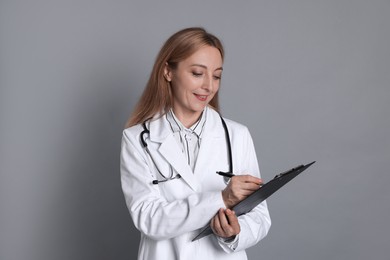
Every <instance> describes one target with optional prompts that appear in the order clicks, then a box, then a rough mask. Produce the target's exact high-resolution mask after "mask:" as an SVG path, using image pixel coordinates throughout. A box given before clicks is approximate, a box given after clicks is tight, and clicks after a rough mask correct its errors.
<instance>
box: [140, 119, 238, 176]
mask: <svg viewBox="0 0 390 260" xmlns="http://www.w3.org/2000/svg"><path fill="white" fill-rule="evenodd" d="M219 117H220V118H221V122H222V126H223V130H224V131H225V139H226V144H227V150H228V159H229V171H228V173H232V172H233V159H232V146H231V143H230V136H229V130H228V128H227V125H226V122H225V120H224V119H223V118H222V116H221V115H219ZM142 127H143V129H144V130H143V131H142V132H141V135H140V138H141V144H142V147H143V148H144V150H145V151H146V153H147V154H148V155H149V157H150V159H151V160H152V162H153V165H154V167H155V168H156V169H157V171H158V173H159V174H160V175H161V176H162V177H163V179H162V180H157V179H156V180H153V181H152V183H153V184H159V183H162V182H167V181H170V180H175V179H180V178H181V175H180V174H176V175H175V176H173V170H172V166H171V165H169V176H165V175H164V174H163V173H162V172H161V171H160V169H159V168H158V167H157V164H156V162H155V160H154V159H153V156H152V155H151V153H150V151H149V148H148V144H147V143H146V139H145V137H144V135H145V134H148V135H149V136H150V131H149V129H148V128H147V127H146V121H145V122H143V123H142ZM224 181H225V183H227V182H228V179H227V178H226V179H225V178H224Z"/></svg>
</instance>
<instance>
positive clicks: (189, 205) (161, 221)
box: [120, 132, 224, 240]
mask: <svg viewBox="0 0 390 260" xmlns="http://www.w3.org/2000/svg"><path fill="white" fill-rule="evenodd" d="M137 137H138V138H139V135H138V136H137V135H135V136H132V135H130V136H129V135H127V134H126V133H125V132H124V134H123V137H122V146H121V164H120V168H121V183H122V190H123V193H124V196H125V200H126V204H127V207H128V209H129V211H130V214H131V216H132V219H133V222H134V225H135V226H136V228H137V229H138V230H140V232H142V233H143V234H145V235H146V236H148V237H150V238H152V239H155V240H162V239H169V238H172V237H176V236H179V235H181V234H184V233H187V232H190V231H194V230H197V229H199V228H202V227H203V226H205V225H206V224H207V223H208V222H209V221H210V219H211V218H212V217H213V216H214V215H215V214H216V212H217V211H218V209H219V208H222V207H224V203H223V199H222V194H221V192H220V191H213V192H202V193H192V194H189V196H188V197H186V198H184V199H178V200H174V201H170V202H168V201H166V200H165V199H164V198H163V197H162V196H161V194H160V191H159V187H158V185H153V184H152V181H153V180H154V177H153V176H152V173H151V170H150V168H149V166H148V164H147V161H146V160H147V158H146V154H145V153H144V151H143V150H142V148H141V145H140V144H139V142H137Z"/></svg>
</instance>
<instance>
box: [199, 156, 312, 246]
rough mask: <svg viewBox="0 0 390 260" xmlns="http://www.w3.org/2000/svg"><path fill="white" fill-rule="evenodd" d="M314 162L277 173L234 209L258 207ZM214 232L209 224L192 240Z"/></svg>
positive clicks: (240, 212)
mask: <svg viewBox="0 0 390 260" xmlns="http://www.w3.org/2000/svg"><path fill="white" fill-rule="evenodd" d="M313 163H315V161H314V162H311V163H309V164H306V165H299V166H297V167H294V168H292V169H290V170H288V171H285V172H282V173H280V174H278V175H276V176H275V177H274V178H273V179H272V180H270V181H269V182H267V183H266V184H264V185H263V186H261V188H259V189H258V190H257V191H255V192H254V193H252V194H251V195H249V196H248V197H247V198H246V199H244V200H243V201H241V202H239V203H238V204H237V205H236V206H234V207H233V209H232V210H234V212H235V213H236V215H237V216H241V215H244V214H245V213H247V212H249V211H251V210H252V209H253V208H254V207H256V206H257V205H259V204H260V203H261V202H263V201H264V200H265V199H266V198H268V197H269V196H271V195H272V194H274V193H275V192H276V191H277V190H279V189H280V188H281V187H283V186H284V185H285V184H286V183H288V182H289V181H291V180H292V179H294V178H295V177H296V176H298V175H299V174H300V173H301V172H303V171H304V170H306V169H307V168H309V167H310V166H311V165H312V164H313ZM212 233H213V231H212V230H211V227H210V225H207V226H205V227H204V228H202V229H201V231H200V233H199V234H198V235H197V236H196V237H194V239H192V242H193V241H196V240H198V239H200V238H202V237H205V236H208V235H210V234H212Z"/></svg>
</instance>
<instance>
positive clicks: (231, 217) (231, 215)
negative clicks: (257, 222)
mask: <svg viewBox="0 0 390 260" xmlns="http://www.w3.org/2000/svg"><path fill="white" fill-rule="evenodd" d="M226 216H227V220H228V222H229V224H230V226H232V227H237V226H239V224H238V218H237V216H236V213H235V212H234V211H233V210H230V209H227V210H226Z"/></svg>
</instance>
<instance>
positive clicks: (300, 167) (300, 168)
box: [273, 161, 316, 180]
mask: <svg viewBox="0 0 390 260" xmlns="http://www.w3.org/2000/svg"><path fill="white" fill-rule="evenodd" d="M315 162H316V161H314V162H311V163H309V164H307V165H303V164H301V165H299V166H297V167H294V168H292V169H290V170H288V171H285V172H282V173H279V174H278V175H276V176H275V177H274V178H273V179H274V180H275V179H279V178H280V177H283V176H284V175H287V174H289V173H292V172H295V171H299V170H302V169H303V168H305V169H306V168H308V167H309V166H311V165H312V164H313V163H315Z"/></svg>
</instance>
